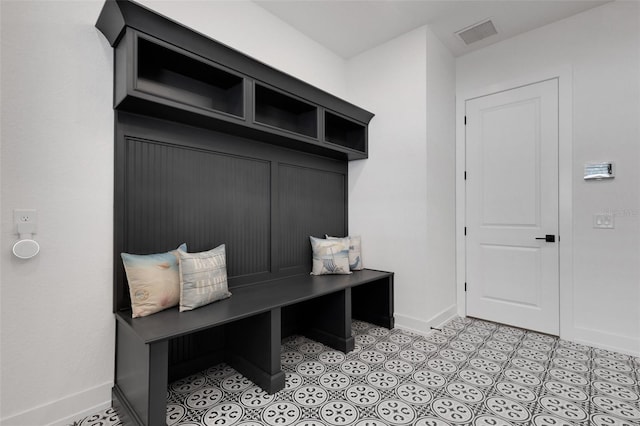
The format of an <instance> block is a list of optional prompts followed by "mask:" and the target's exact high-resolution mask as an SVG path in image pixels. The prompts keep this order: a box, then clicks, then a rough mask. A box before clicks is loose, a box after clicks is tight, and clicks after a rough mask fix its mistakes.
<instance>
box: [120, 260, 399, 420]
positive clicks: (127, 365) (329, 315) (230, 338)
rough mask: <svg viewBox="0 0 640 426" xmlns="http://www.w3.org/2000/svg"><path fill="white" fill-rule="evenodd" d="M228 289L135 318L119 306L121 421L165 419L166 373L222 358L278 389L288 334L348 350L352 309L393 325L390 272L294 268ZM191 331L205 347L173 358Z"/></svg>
mask: <svg viewBox="0 0 640 426" xmlns="http://www.w3.org/2000/svg"><path fill="white" fill-rule="evenodd" d="M231 291H232V293H233V295H232V296H231V297H230V298H228V299H225V300H221V301H218V302H215V303H212V304H210V305H207V306H204V307H201V308H198V309H196V310H193V311H188V312H182V313H181V312H179V311H178V309H177V308H172V309H168V310H165V311H162V312H159V313H156V314H153V315H150V316H148V317H143V318H135V319H132V318H131V313H130V312H129V311H122V312H117V313H116V318H117V321H116V334H117V339H116V340H117V347H116V365H117V371H116V385H115V387H114V395H113V400H114V406H115V407H116V408H117V409H118V413H119V414H120V415H121V416H123V417H126V423H129V422H130V423H132V424H140V425H160V424H164V422H165V419H164V417H165V413H166V389H167V385H168V383H169V381H170V380H175V379H177V378H179V377H181V376H184V375H187V374H190V373H192V372H195V371H200V370H202V369H204V368H206V367H207V366H212V365H215V364H216V363H219V362H222V361H225V362H227V363H228V364H229V365H231V366H232V367H233V368H235V369H236V370H238V371H239V372H240V373H242V374H243V375H244V376H245V377H247V378H249V379H251V380H252V381H253V382H254V383H256V384H257V385H258V386H260V387H261V388H262V389H264V390H265V391H266V392H269V393H275V392H277V391H279V390H281V389H283V388H284V385H285V383H284V379H285V375H284V373H283V371H282V369H281V365H280V345H281V340H282V338H284V337H286V336H288V335H291V334H294V333H296V334H297V333H301V334H304V335H305V336H307V337H309V338H311V339H314V340H316V341H318V342H320V343H323V344H325V345H327V346H330V347H332V348H334V349H336V350H340V351H343V352H345V353H346V352H349V351H351V350H353V348H354V339H353V337H352V336H351V320H352V317H353V318H357V319H361V320H364V321H368V322H371V323H374V324H377V325H379V326H383V327H386V328H393V323H394V320H393V273H390V272H383V271H375V270H363V271H356V272H354V273H353V274H350V275H324V276H309V275H296V276H292V277H287V278H281V279H277V280H273V281H267V282H261V283H256V284H252V285H247V286H243V287H239V288H232V289H231ZM192 336H193V339H195V340H200V341H201V342H206V345H205V346H207V350H204V351H203V350H200V351H199V352H198V353H197V356H195V357H193V356H192V358H188V357H187V359H180V360H179V361H180V362H176V361H175V360H172V358H176V357H178V358H180V357H181V356H182V358H184V356H183V355H182V353H183V352H185V349H184V345H185V343H184V342H183V341H184V340H187V341H188V342H191V340H190V339H191V337H192ZM198 338H199V339H198ZM202 345H203V343H199V344H198V346H199V347H200V346H202ZM187 352H188V351H187Z"/></svg>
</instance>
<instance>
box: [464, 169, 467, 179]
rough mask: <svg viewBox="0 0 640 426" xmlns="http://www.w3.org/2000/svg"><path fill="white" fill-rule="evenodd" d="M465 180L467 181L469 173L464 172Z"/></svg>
mask: <svg viewBox="0 0 640 426" xmlns="http://www.w3.org/2000/svg"><path fill="white" fill-rule="evenodd" d="M464 180H467V171H466V170H465V171H464Z"/></svg>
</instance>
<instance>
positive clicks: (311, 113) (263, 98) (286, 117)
mask: <svg viewBox="0 0 640 426" xmlns="http://www.w3.org/2000/svg"><path fill="white" fill-rule="evenodd" d="M254 94H255V98H254V104H255V119H254V120H255V122H256V123H261V124H266V125H269V126H272V127H275V128H278V129H282V130H286V131H290V132H294V133H297V134H300V135H303V136H307V137H310V138H314V139H316V138H317V137H318V107H317V106H315V105H311V104H309V103H307V102H304V101H301V100H299V99H297V98H295V97H292V96H289V95H286V94H284V93H281V92H279V91H277V90H274V89H270V88H268V87H265V86H263V85H260V84H257V83H256V84H255V88H254Z"/></svg>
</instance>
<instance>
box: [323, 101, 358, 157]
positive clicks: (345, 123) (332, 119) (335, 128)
mask: <svg viewBox="0 0 640 426" xmlns="http://www.w3.org/2000/svg"><path fill="white" fill-rule="evenodd" d="M324 140H325V141H326V142H329V143H332V144H335V145H338V146H341V147H344V148H348V149H352V150H354V151H358V152H361V153H363V154H366V153H367V126H366V125H364V124H362V123H357V122H355V121H352V120H349V119H347V118H344V117H341V116H339V115H336V114H333V113H331V112H329V111H325V112H324Z"/></svg>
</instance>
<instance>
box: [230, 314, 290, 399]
mask: <svg viewBox="0 0 640 426" xmlns="http://www.w3.org/2000/svg"><path fill="white" fill-rule="evenodd" d="M225 335H226V343H227V344H226V348H227V349H226V355H225V356H226V359H227V363H228V364H229V365H231V366H232V367H233V368H235V369H236V370H237V371H238V372H240V373H242V375H243V376H245V377H246V378H248V379H249V380H251V381H252V382H253V383H255V384H256V385H258V386H260V387H261V388H262V389H263V390H264V391H265V392H267V393H269V394H274V393H276V392H278V391H279V390H282V389H284V379H285V374H284V372H283V371H282V369H281V368H280V345H281V312H280V308H276V309H272V310H271V311H269V312H264V313H262V314H258V315H254V316H251V317H248V318H244V319H241V320H238V321H234V322H232V323H230V324H227V325H226V330H225Z"/></svg>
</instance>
